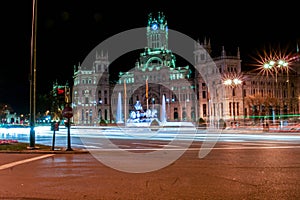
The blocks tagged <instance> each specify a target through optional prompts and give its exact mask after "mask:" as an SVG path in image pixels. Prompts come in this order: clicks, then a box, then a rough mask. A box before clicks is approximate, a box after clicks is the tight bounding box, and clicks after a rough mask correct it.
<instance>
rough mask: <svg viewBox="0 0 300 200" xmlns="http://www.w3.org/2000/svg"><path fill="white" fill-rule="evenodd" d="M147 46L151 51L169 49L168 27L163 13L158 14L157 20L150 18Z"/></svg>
mask: <svg viewBox="0 0 300 200" xmlns="http://www.w3.org/2000/svg"><path fill="white" fill-rule="evenodd" d="M147 46H148V47H149V48H150V49H168V25H167V20H166V19H165V16H164V14H163V13H162V12H158V14H157V18H155V17H153V16H152V13H150V14H149V16H148V25H147Z"/></svg>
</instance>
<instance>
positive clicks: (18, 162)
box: [0, 154, 55, 170]
mask: <svg viewBox="0 0 300 200" xmlns="http://www.w3.org/2000/svg"><path fill="white" fill-rule="evenodd" d="M53 155H55V154H46V155H42V156H37V157H34V158H29V159H25V160H20V161H16V162H12V163H8V164H5V165H1V166H0V170H3V169H7V168H10V167H14V166H16V165H20V164H23V163H27V162H31V161H35V160H39V159H43V158H48V157H50V156H53Z"/></svg>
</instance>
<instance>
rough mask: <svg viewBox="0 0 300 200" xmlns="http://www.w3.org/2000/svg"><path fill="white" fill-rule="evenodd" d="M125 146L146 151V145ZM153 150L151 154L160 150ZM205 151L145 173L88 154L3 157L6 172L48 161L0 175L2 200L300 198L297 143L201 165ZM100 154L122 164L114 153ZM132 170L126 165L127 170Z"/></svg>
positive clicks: (231, 146)
mask: <svg viewBox="0 0 300 200" xmlns="http://www.w3.org/2000/svg"><path fill="white" fill-rule="evenodd" d="M122 144H126V145H129V146H130V148H136V147H139V148H141V147H142V146H143V145H144V147H145V148H148V147H149V142H146V141H145V143H144V144H143V143H142V142H141V141H130V142H127V143H126V142H123V143H122ZM151 144H152V147H154V144H155V142H152V143H151ZM161 144H162V143H161V142H158V143H157V146H160V145H161ZM134 145H135V146H134ZM200 147H201V143H197V142H196V143H193V145H191V147H190V148H189V149H188V150H187V151H186V152H185V153H184V154H183V155H182V156H181V157H180V158H179V159H177V160H176V161H174V162H172V163H171V164H170V165H168V166H165V167H163V168H161V169H158V170H154V171H152V172H148V173H126V172H122V171H120V170H116V169H114V168H112V167H110V166H108V165H105V164H104V163H103V162H101V161H99V160H97V159H96V158H95V157H94V156H93V155H92V154H90V153H75V154H73V153H59V154H50V153H49V154H45V153H43V154H38V153H36V154H15V153H9V154H6V153H4V154H0V158H1V159H0V160H1V165H2V166H3V164H7V163H11V162H14V161H22V160H23V161H24V160H26V159H31V158H34V157H40V156H42V155H47V156H48V157H44V158H40V159H37V160H34V161H31V162H26V163H22V164H19V165H15V166H13V167H10V168H6V169H3V170H0V185H1V187H0V199H24V200H25V199H32V200H34V199H36V200H37V199H40V200H41V199H45V200H46V199H47V200H50V199H51V200H59V199H65V200H69V199H70V200H71V199H72V200H74V199H89V200H94V199H105V200H106V199H107V200H108V199H125V200H126V199H134V200H136V199H146V200H148V199H184V200H185V199H186V200H190V199H212V200H213V199H249V200H250V199H299V198H300V191H299V188H300V145H299V143H298V142H294V143H291V142H282V141H277V142H276V141H275V142H270V141H265V142H219V143H217V145H216V146H215V148H214V149H213V150H212V151H211V152H210V153H209V154H208V155H207V156H206V157H204V158H202V159H200V158H199V157H198V153H199V148H200ZM170 151H171V150H170ZM141 152H142V151H136V152H135V153H141ZM101 153H102V154H106V155H108V156H109V157H110V158H111V159H114V158H116V159H117V158H118V155H116V152H115V151H107V150H106V151H101ZM166 153H169V152H168V151H166ZM131 162H133V160H132V157H131V158H130V157H128V161H127V163H125V164H130V163H131ZM144 164H145V165H148V164H149V162H148V161H147V160H145V161H144Z"/></svg>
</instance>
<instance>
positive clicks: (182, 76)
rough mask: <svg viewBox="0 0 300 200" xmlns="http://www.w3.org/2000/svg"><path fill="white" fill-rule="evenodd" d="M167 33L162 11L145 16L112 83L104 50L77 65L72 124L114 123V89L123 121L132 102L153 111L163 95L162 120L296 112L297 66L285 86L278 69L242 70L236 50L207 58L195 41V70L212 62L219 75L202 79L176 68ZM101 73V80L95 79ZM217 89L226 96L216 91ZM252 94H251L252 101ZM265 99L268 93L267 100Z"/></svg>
mask: <svg viewBox="0 0 300 200" xmlns="http://www.w3.org/2000/svg"><path fill="white" fill-rule="evenodd" d="M168 37H169V35H168V24H167V20H166V18H165V16H164V15H163V13H158V15H157V16H156V17H154V16H152V14H150V15H149V16H148V22H147V27H146V39H147V46H146V47H145V48H144V50H143V52H141V53H140V54H139V58H138V60H137V62H136V63H135V65H134V67H132V68H131V70H129V71H126V72H120V73H119V77H118V78H119V79H118V82H117V83H116V84H111V83H110V81H109V80H110V77H109V65H110V62H109V58H108V53H103V52H96V55H95V61H94V62H93V64H92V66H91V67H90V68H83V67H82V66H80V65H79V66H76V67H75V69H74V86H73V90H72V107H73V112H74V115H73V119H72V120H73V122H74V123H75V124H78V125H99V122H100V121H101V120H104V121H106V122H107V123H115V122H116V113H117V106H116V105H118V94H119V93H120V94H121V95H122V100H123V102H122V103H123V108H124V110H125V112H124V116H123V117H124V119H125V121H126V120H127V119H128V118H129V117H130V112H131V111H132V110H133V109H134V105H135V103H136V101H140V102H141V105H142V107H143V109H144V110H147V109H148V108H151V107H152V108H154V107H155V108H157V109H158V108H159V107H160V106H161V103H162V97H163V95H164V96H165V99H166V104H167V105H166V115H167V121H190V122H197V121H198V120H199V119H200V118H202V119H204V120H205V121H207V122H208V121H209V120H210V121H211V122H216V121H217V120H220V119H224V120H226V121H227V122H232V121H236V122H252V121H255V119H261V118H262V116H263V118H264V119H265V116H267V117H268V119H270V118H271V117H272V116H274V115H275V116H276V115H277V114H276V113H279V114H284V112H285V113H286V114H287V113H295V114H296V113H298V114H299V112H300V108H299V107H300V106H299V105H300V104H299V101H300V93H299V91H300V90H299V88H300V86H299V82H300V81H299V74H300V72H299V71H300V70H298V71H297V70H296V71H295V72H293V73H292V72H291V73H289V89H288V88H287V85H285V83H286V80H287V79H286V75H283V74H282V73H278V74H277V75H278V77H277V79H276V81H277V82H275V80H274V79H270V77H268V78H267V76H266V75H265V74H258V73H253V72H244V71H242V67H241V63H242V60H241V57H240V51H239V48H237V51H236V54H235V55H227V52H226V51H225V48H224V47H222V49H221V51H220V56H215V57H213V58H212V59H211V60H210V59H208V58H209V57H210V56H211V53H212V50H211V44H210V40H206V39H204V42H203V43H201V42H199V41H197V42H195V44H194V52H191V54H193V56H194V60H195V63H194V65H195V68H197V69H198V68H199V66H200V65H203V66H205V65H206V66H209V65H211V64H212V63H214V65H215V66H216V68H215V69H213V70H211V71H209V72H207V73H209V74H210V75H211V76H215V77H218V76H219V75H221V78H219V79H209V80H207V79H206V77H205V73H204V74H203V73H201V74H200V73H199V72H198V71H197V70H194V68H193V67H190V66H189V65H185V66H177V64H176V56H175V55H174V54H173V52H172V50H171V49H169V48H168V47H169V45H168ZM100 75H101V80H98V79H99V76H100ZM228 79H231V80H232V81H234V79H239V82H238V84H236V85H232V84H231V85H229V86H230V87H227V86H228V85H225V84H224V83H226V80H228ZM216 80H217V81H216ZM184 82H187V83H188V84H183V83H184ZM209 85H210V87H208V86H209ZM220 85H222V87H219V86H220ZM275 86H276V87H275ZM218 87H219V88H218ZM220 88H221V89H220ZM221 90H222V91H221ZM287 91H289V98H287V93H286V92H287ZM221 92H225V95H224V96H222V95H220V94H221ZM258 94H259V95H258ZM252 96H254V97H255V98H252V99H251V97H252ZM267 97H268V98H269V97H270V98H269V99H268V104H267V100H266V99H267ZM271 98H273V99H271ZM259 99H265V100H261V101H259ZM287 99H288V100H287ZM275 101H276V102H280V103H282V102H285V103H286V102H287V101H288V102H289V103H288V105H289V106H288V107H287V108H286V107H285V104H282V105H281V104H280V105H279V106H278V107H276V105H275V104H276V103H274V102H275ZM273 104H274V105H273ZM286 104H287V103H286ZM285 109H286V110H285ZM277 110H278V111H277ZM257 116H260V117H257Z"/></svg>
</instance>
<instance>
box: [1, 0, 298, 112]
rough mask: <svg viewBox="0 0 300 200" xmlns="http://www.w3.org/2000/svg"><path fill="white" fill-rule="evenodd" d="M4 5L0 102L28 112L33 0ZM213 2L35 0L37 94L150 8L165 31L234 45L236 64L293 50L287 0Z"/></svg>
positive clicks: (216, 45)
mask: <svg viewBox="0 0 300 200" xmlns="http://www.w3.org/2000/svg"><path fill="white" fill-rule="evenodd" d="M4 2H5V3H2V4H3V5H2V6H1V7H2V9H1V21H2V23H1V35H2V42H1V55H2V59H1V61H2V63H1V64H2V67H1V73H0V103H5V104H9V105H11V107H12V108H13V109H14V111H15V112H17V113H28V112H29V96H30V94H29V79H28V77H29V73H30V60H31V47H30V40H31V21H32V5H33V3H32V0H19V1H4ZM209 2H210V3H209ZM221 2H222V3H219V2H217V1H216V2H215V1H198V2H197V4H196V1H194V0H193V1H186V0H185V1H179V2H177V1H169V0H165V1H103V0H101V1H100V0H38V2H37V5H38V11H37V21H38V23H37V51H36V58H37V86H36V87H37V93H39V94H45V93H49V92H50V90H51V88H52V84H53V82H55V81H57V82H58V83H59V84H65V83H66V82H69V83H70V84H71V85H72V75H73V66H74V65H77V64H78V63H81V62H82V61H83V60H84V58H85V57H86V56H87V54H88V53H89V52H90V51H91V50H92V49H93V48H94V47H96V46H97V45H98V44H99V43H101V42H102V41H104V40H105V39H107V38H109V37H111V36H113V35H115V34H118V33H120V32H122V31H126V30H129V29H134V28H140V27H145V26H146V25H147V19H148V14H149V13H150V12H152V13H153V14H156V13H157V12H158V11H161V12H163V13H164V14H165V16H166V19H167V21H168V26H169V28H170V29H173V30H176V31H180V32H181V33H184V34H186V35H188V36H190V37H192V38H193V39H195V40H197V39H199V40H200V41H203V39H204V38H205V37H206V38H207V39H210V41H211V45H212V47H213V51H214V52H215V53H217V54H218V53H219V52H221V48H222V46H225V50H226V51H228V53H230V51H232V52H233V54H234V55H235V52H236V49H237V47H239V48H240V52H241V56H242V61H243V62H247V60H249V55H250V56H251V55H253V54H255V52H257V50H261V49H263V48H265V47H266V46H270V45H271V46H272V45H274V46H277V47H278V46H279V45H280V46H281V47H282V46H284V47H287V46H289V47H290V48H291V49H293V48H294V49H296V43H297V42H298V43H299V41H300V33H299V19H300V15H299V13H300V12H299V8H298V9H297V6H296V5H294V4H295V3H293V2H292V1H291V2H288V1H280V2H278V3H274V2H273V3H272V4H271V5H266V3H264V5H261V3H262V2H261V1H258V2H255V1H239V2H240V3H238V4H236V3H231V2H230V1H221ZM145 37H146V36H145ZM136 59H137V58H136V57H134V58H129V59H128V58H126V59H123V60H122V62H120V61H119V62H116V63H117V64H115V65H117V66H114V71H115V72H116V71H117V70H119V69H120V67H122V69H124V67H125V68H126V67H131V66H133V65H134V62H135V61H136ZM119 65H122V66H119Z"/></svg>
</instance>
